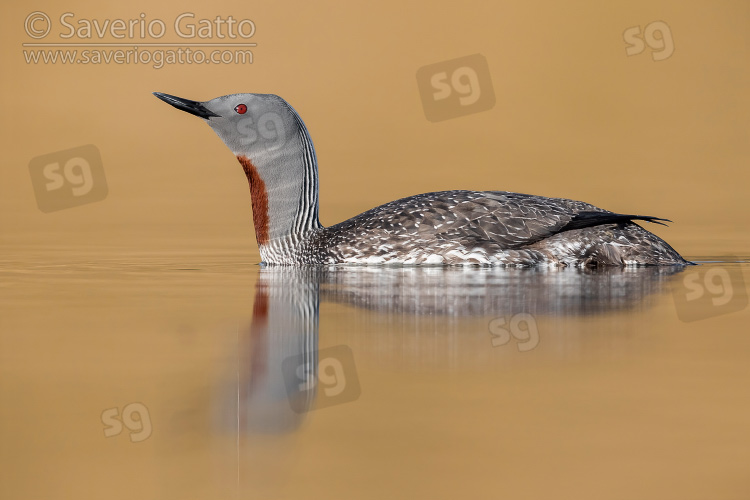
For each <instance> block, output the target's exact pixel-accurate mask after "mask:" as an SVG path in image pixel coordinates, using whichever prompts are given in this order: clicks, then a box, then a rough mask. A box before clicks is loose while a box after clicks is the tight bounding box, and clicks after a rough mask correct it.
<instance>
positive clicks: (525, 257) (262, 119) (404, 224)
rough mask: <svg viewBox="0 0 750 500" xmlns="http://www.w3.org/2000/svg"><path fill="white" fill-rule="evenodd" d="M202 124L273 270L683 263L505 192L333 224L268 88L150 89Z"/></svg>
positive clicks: (293, 124)
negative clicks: (242, 192)
mask: <svg viewBox="0 0 750 500" xmlns="http://www.w3.org/2000/svg"><path fill="white" fill-rule="evenodd" d="M156 96H157V97H159V98H160V99H162V100H164V101H165V102H167V103H169V104H171V105H172V106H175V107H177V108H178V109H181V110H183V111H187V112H189V113H191V114H193V115H196V116H199V117H201V118H203V119H204V120H206V121H207V122H208V124H209V125H210V126H211V128H213V129H214V131H215V132H216V133H217V135H219V137H220V138H221V139H222V140H223V141H224V143H225V144H226V145H227V146H228V147H229V148H230V149H231V150H232V151H233V152H234V154H235V155H236V156H237V158H238V159H239V161H240V163H241V164H242V167H243V170H244V171H245V174H246V176H247V179H248V182H249V183H250V191H251V196H252V198H253V211H254V213H253V220H254V223H255V232H256V239H257V241H258V247H259V249H260V255H261V258H262V259H263V262H264V263H266V264H278V265H322V264H323V265H331V264H369V265H489V266H535V265H543V266H587V267H595V266H607V265H612V266H634V265H635V266H637V265H686V264H689V262H687V261H685V259H683V258H682V257H681V256H680V255H679V254H678V253H677V252H676V251H675V250H674V249H673V248H672V247H670V246H669V245H668V244H667V243H666V242H665V241H663V240H662V239H661V238H659V237H658V236H656V235H654V234H652V233H650V232H648V231H646V230H645V229H643V228H642V227H640V226H639V225H637V224H636V223H635V222H633V221H634V220H644V221H648V222H656V223H660V222H659V221H660V220H665V219H658V218H656V217H648V216H637V215H621V214H616V213H613V212H608V211H606V210H602V209H600V208H597V207H595V206H593V205H590V204H588V203H583V202H580V201H573V200H566V199H561V198H546V197H542V196H532V195H526V194H518V193H509V192H505V191H442V192H436V193H426V194H420V195H416V196H411V197H408V198H403V199H400V200H396V201H392V202H390V203H386V204H385V205H381V206H379V207H376V208H373V209H372V210H368V211H367V212H364V213H362V214H360V215H358V216H356V217H353V218H351V219H349V220H347V221H344V222H341V223H339V224H336V225H334V226H330V227H323V226H322V225H321V224H320V222H319V220H318V165H317V159H316V156H315V149H314V147H313V144H312V140H311V138H310V136H309V134H308V132H307V128H306V127H305V124H304V123H303V122H302V119H301V118H300V117H299V115H298V114H297V112H296V111H295V110H294V109H293V108H292V107H291V106H290V105H289V104H288V103H287V102H286V101H284V100H283V99H281V98H280V97H278V96H275V95H271V94H233V95H227V96H222V97H217V98H216V99H212V100H210V101H206V102H197V101H190V100H187V99H182V98H179V97H175V96H170V95H167V94H159V93H156Z"/></svg>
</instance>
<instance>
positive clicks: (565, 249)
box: [262, 191, 687, 266]
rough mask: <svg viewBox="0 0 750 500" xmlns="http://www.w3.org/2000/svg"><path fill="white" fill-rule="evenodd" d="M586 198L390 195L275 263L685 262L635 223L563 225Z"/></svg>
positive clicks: (289, 248)
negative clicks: (390, 198)
mask: <svg viewBox="0 0 750 500" xmlns="http://www.w3.org/2000/svg"><path fill="white" fill-rule="evenodd" d="M582 212H583V213H589V212H600V213H602V214H612V212H608V211H605V210H602V209H600V208H597V207H595V206H593V205H590V204H588V203H584V202H580V201H574V200H566V199H561V198H545V197H541V196H532V195H526V194H519V193H509V192H504V191H485V192H480V191H443V192H436V193H426V194H420V195H416V196H411V197H408V198H403V199H400V200H396V201H392V202H390V203H386V204H385V205H381V206H379V207H376V208H373V209H371V210H368V211H367V212H364V213H362V214H360V215H357V216H356V217H353V218H351V219H349V220H347V221H344V222H341V223H339V224H336V225H334V226H330V227H321V228H319V229H317V230H314V231H312V232H311V233H310V234H309V235H308V236H307V237H306V238H303V239H298V240H297V241H296V242H295V243H293V244H288V243H287V244H285V245H283V246H276V245H269V246H268V248H263V249H262V251H263V253H264V255H263V258H264V261H267V262H269V263H278V264H385V265H420V264H422V265H424V264H428V265H429V264H433V265H498V266H533V265H561V266H567V265H573V266H582V265H586V266H592V265H618V266H623V265H655V264H656V265H673V264H682V265H684V264H687V262H686V261H685V260H684V259H683V258H682V257H680V255H679V254H678V253H677V252H676V251H675V250H674V249H672V247H670V246H669V245H668V244H667V243H666V242H664V241H663V240H661V239H660V238H659V237H657V236H655V235H654V234H652V233H650V232H648V231H646V230H645V229H643V228H641V227H640V226H638V225H637V224H635V223H633V222H624V223H618V224H603V225H596V226H593V227H586V228H582V229H572V230H565V231H561V230H562V229H563V228H565V226H566V225H568V224H569V223H570V222H571V220H573V218H574V217H575V216H576V215H577V214H579V213H582Z"/></svg>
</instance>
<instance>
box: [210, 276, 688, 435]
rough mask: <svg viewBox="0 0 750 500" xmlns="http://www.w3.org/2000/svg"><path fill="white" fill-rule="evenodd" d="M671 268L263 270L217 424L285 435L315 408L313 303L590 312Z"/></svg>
mask: <svg viewBox="0 0 750 500" xmlns="http://www.w3.org/2000/svg"><path fill="white" fill-rule="evenodd" d="M680 271H681V269H680V268H673V267H642V268H605V269H596V270H587V269H573V268H563V269H536V268H531V269H499V268H477V267H465V268H438V267H435V268H429V267H412V268H406V267H401V268H388V267H316V268H310V267H307V268H290V267H262V268H260V269H259V271H258V280H257V283H256V294H255V303H254V306H253V316H252V321H251V322H250V326H249V328H247V329H245V330H244V331H241V332H240V336H239V346H238V359H237V362H238V368H237V372H236V377H237V385H236V389H237V393H236V394H234V397H233V398H229V397H226V398H224V399H225V400H224V403H223V404H222V407H223V410H222V413H223V414H224V415H223V418H222V420H223V421H224V423H225V424H226V425H233V426H237V431H238V432H239V433H274V434H278V433H287V432H292V431H294V430H295V429H297V428H298V427H299V425H300V424H301V423H302V422H303V420H304V417H305V414H306V413H307V412H309V411H310V410H313V409H315V408H316V404H318V403H319V402H318V403H316V395H317V393H318V391H319V389H320V387H319V385H320V384H319V383H318V382H319V381H320V380H323V378H322V373H321V374H319V373H318V371H319V369H320V370H321V371H322V366H321V367H319V366H318V352H319V351H318V325H319V309H320V308H319V306H320V303H321V302H324V303H335V304H341V305H346V306H351V307H354V308H358V309H364V310H368V311H373V312H375V313H378V314H384V315H390V316H405V317H408V316H413V317H418V316H437V317H446V318H452V319H455V318H468V317H483V316H486V317H493V316H497V315H501V314H502V315H508V314H510V315H513V314H518V313H525V314H530V315H533V316H535V317H542V316H553V317H576V316H594V315H602V314H607V313H612V312H618V311H629V310H638V309H642V308H644V307H646V306H647V305H648V303H649V299H650V298H652V297H653V296H656V295H658V294H659V293H662V292H663V291H664V290H665V289H666V288H667V282H668V281H669V280H670V279H671V278H672V276H674V275H675V274H677V273H679V272H680ZM459 333H460V332H459ZM319 377H320V380H319ZM329 378H330V377H329ZM230 422H231V424H230Z"/></svg>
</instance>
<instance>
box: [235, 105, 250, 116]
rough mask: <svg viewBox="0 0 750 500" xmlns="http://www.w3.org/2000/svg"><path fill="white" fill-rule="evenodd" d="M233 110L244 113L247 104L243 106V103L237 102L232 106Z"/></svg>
mask: <svg viewBox="0 0 750 500" xmlns="http://www.w3.org/2000/svg"><path fill="white" fill-rule="evenodd" d="M234 110H235V111H236V112H237V113H239V114H241V115H244V114H245V113H247V106H245V105H244V104H238V105H237V106H235V107H234Z"/></svg>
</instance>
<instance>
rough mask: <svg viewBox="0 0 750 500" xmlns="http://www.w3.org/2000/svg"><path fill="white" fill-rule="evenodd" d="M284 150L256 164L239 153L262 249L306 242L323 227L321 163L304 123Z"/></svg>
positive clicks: (259, 160) (265, 156)
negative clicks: (280, 243) (278, 243)
mask: <svg viewBox="0 0 750 500" xmlns="http://www.w3.org/2000/svg"><path fill="white" fill-rule="evenodd" d="M294 132H295V134H294V136H293V137H292V138H291V139H290V140H288V141H287V142H286V143H285V144H284V145H283V146H282V148H281V150H280V151H274V152H273V153H269V154H266V155H262V156H259V157H258V159H257V162H258V164H256V163H255V162H254V161H253V160H252V159H250V158H249V157H248V156H245V155H242V154H238V155H237V159H238V160H239V162H240V164H241V165H242V168H243V170H244V171H245V175H246V176H247V180H248V183H249V184H250V196H251V198H252V207H253V224H254V225H255V238H256V240H257V241H258V246H259V247H260V248H261V253H262V250H263V247H265V246H266V245H269V244H272V243H273V242H274V241H278V240H285V239H286V240H288V239H290V238H291V239H293V240H297V241H299V240H302V239H304V238H305V237H306V236H308V235H309V233H311V232H312V231H315V230H316V229H320V228H321V227H323V226H322V225H321V224H320V220H319V219H318V164H317V160H316V157H315V150H314V148H313V145H312V140H311V139H310V136H309V134H308V133H307V130H306V129H305V126H304V124H303V123H302V120H299V129H298V130H297V131H294Z"/></svg>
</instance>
